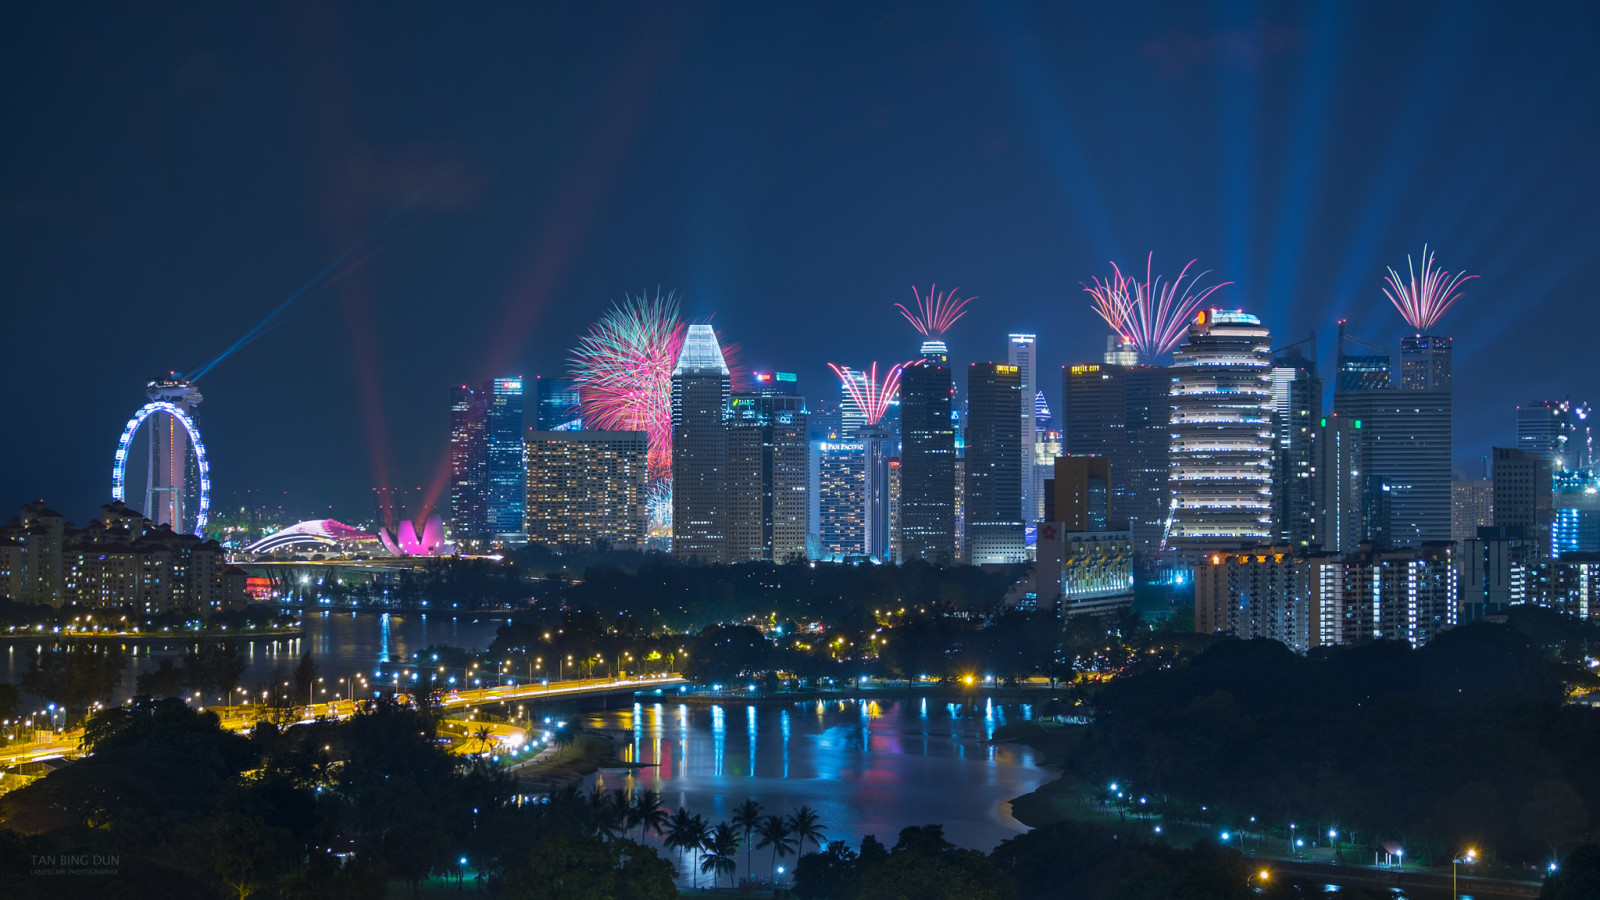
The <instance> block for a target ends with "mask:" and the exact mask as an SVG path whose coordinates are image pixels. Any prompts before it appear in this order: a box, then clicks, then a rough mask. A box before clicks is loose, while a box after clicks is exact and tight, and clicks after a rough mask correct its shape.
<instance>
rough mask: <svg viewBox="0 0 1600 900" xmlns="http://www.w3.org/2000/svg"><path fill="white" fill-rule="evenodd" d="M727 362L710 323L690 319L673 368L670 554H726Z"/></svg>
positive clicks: (724, 558) (709, 558)
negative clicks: (694, 323) (692, 321)
mask: <svg viewBox="0 0 1600 900" xmlns="http://www.w3.org/2000/svg"><path fill="white" fill-rule="evenodd" d="M729 387H730V384H729V374H728V364H727V362H726V361H724V360H723V358H722V347H721V346H720V345H719V344H718V343H717V335H716V332H715V331H713V330H712V328H711V326H710V325H690V326H689V332H688V334H687V336H686V337H685V338H684V342H683V351H682V352H681V353H680V354H679V356H678V363H677V365H676V366H675V367H674V368H673V370H672V555H673V556H674V557H676V558H678V559H682V560H699V561H701V562H705V563H726V562H728V561H729V560H730V557H731V554H730V553H729V547H728V539H727V523H726V509H727V504H726V500H725V496H724V494H725V492H726V490H727V476H728V426H727V422H726V420H725V418H726V415H727V410H728V401H729Z"/></svg>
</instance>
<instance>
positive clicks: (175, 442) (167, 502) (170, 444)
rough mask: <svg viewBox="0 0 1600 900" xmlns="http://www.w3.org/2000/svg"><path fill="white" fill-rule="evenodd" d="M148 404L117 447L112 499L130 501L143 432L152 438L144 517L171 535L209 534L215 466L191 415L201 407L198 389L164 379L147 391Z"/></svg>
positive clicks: (130, 423) (112, 480)
mask: <svg viewBox="0 0 1600 900" xmlns="http://www.w3.org/2000/svg"><path fill="white" fill-rule="evenodd" d="M146 395H147V396H148V397H149V398H150V402H149V403H146V404H145V405H144V406H142V407H140V408H139V410H138V412H135V413H134V414H133V418H131V419H129V420H128V424H127V425H126V426H124V428H123V430H122V438H121V439H120V440H118V441H117V455H116V462H115V463H114V464H113V466H112V469H111V499H113V500H122V501H126V500H127V474H128V458H129V455H130V453H131V452H132V450H133V438H134V435H135V434H136V433H137V432H138V431H139V428H140V427H141V426H144V425H146V423H147V421H148V427H147V428H146V429H145V431H146V433H147V434H148V436H149V457H148V460H147V478H146V481H145V496H144V509H143V510H142V512H143V513H144V514H145V515H146V516H148V517H149V518H150V519H151V520H152V521H154V522H156V523H157V524H163V525H170V526H172V530H173V531H191V532H193V533H194V534H196V535H202V536H203V534H204V532H205V527H206V520H207V519H208V518H209V514H210V511H211V466H210V463H209V462H207V460H206V447H205V444H204V443H203V442H202V441H201V439H200V426H199V425H197V424H196V423H195V420H194V416H193V410H194V407H195V406H198V405H199V403H200V401H201V399H202V398H201V396H200V392H199V391H198V390H196V389H195V387H194V385H193V384H191V383H190V382H188V381H184V380H182V379H180V378H165V379H159V380H156V381H152V382H150V384H149V385H148V386H147V387H146Z"/></svg>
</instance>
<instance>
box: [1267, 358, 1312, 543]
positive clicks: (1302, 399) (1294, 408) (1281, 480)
mask: <svg viewBox="0 0 1600 900" xmlns="http://www.w3.org/2000/svg"><path fill="white" fill-rule="evenodd" d="M1321 420H1322V379H1320V378H1318V377H1317V364H1316V362H1315V361H1314V360H1310V359H1307V358H1306V357H1305V356H1304V355H1303V354H1301V352H1300V351H1299V349H1298V348H1295V347H1290V348H1287V349H1286V350H1284V351H1283V352H1281V353H1279V354H1277V355H1276V356H1275V357H1274V358H1273V361H1272V436H1273V461H1272V474H1273V493H1272V513H1273V515H1272V521H1273V537H1274V539H1275V540H1278V541H1283V542H1286V543H1288V544H1289V545H1291V546H1294V547H1305V546H1308V545H1310V544H1311V542H1312V541H1313V539H1314V533H1315V531H1316V505H1317V504H1316V500H1315V497H1314V490H1313V488H1314V485H1313V481H1314V477H1313V476H1314V475H1315V473H1316V439H1317V434H1318V432H1319V431H1320V430H1321V426H1320V424H1319V423H1320V422H1321Z"/></svg>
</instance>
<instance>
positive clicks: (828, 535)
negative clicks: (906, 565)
mask: <svg viewBox="0 0 1600 900" xmlns="http://www.w3.org/2000/svg"><path fill="white" fill-rule="evenodd" d="M866 459H867V455H866V447H865V446H864V445H863V444H862V443H861V442H860V441H822V442H821V443H820V444H819V446H818V454H817V469H818V471H817V505H818V507H819V509H820V516H819V528H818V535H817V536H818V539H819V541H820V551H821V552H820V554H819V555H820V556H821V557H822V558H823V559H833V560H839V559H846V558H848V557H859V556H864V555H866V552H867V523H866V474H865V472H864V469H865V466H866Z"/></svg>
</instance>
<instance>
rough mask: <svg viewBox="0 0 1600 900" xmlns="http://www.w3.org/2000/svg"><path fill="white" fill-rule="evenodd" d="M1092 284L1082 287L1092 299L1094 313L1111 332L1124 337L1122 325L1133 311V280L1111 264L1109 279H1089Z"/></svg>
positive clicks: (1124, 331) (1124, 332)
mask: <svg viewBox="0 0 1600 900" xmlns="http://www.w3.org/2000/svg"><path fill="white" fill-rule="evenodd" d="M1089 280H1090V281H1093V282H1094V284H1092V285H1088V284H1083V282H1081V281H1080V282H1078V283H1079V284H1080V285H1083V289H1084V291H1085V292H1087V293H1088V294H1089V295H1091V296H1092V297H1094V301H1093V305H1094V311H1095V313H1096V314H1097V315H1099V316H1100V318H1102V319H1105V320H1106V324H1107V325H1110V326H1111V330H1112V331H1115V332H1116V333H1117V334H1119V335H1125V334H1126V330H1125V329H1124V327H1123V326H1124V325H1125V324H1126V323H1127V321H1128V313H1129V312H1130V311H1132V309H1133V279H1132V278H1128V277H1126V276H1125V275H1123V274H1122V270H1121V269H1119V268H1117V264H1116V263H1112V264H1111V277H1110V278H1107V279H1106V280H1105V281H1101V280H1100V279H1099V278H1097V277H1096V278H1090V279H1089Z"/></svg>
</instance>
